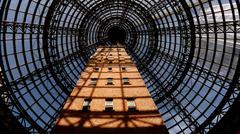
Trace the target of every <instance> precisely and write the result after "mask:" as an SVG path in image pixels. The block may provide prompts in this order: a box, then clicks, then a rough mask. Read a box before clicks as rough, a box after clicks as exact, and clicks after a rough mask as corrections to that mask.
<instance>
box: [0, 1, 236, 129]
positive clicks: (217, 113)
mask: <svg viewBox="0 0 240 134" xmlns="http://www.w3.org/2000/svg"><path fill="white" fill-rule="evenodd" d="M239 12H240V3H239V0H229V1H221V0H211V1H209V0H189V1H183V0H101V1H99V0H61V1H59V0H22V1H17V2H16V1H14V0H3V1H1V2H0V28H1V31H0V51H1V55H0V61H1V62H0V72H1V74H0V76H1V81H0V82H1V85H0V87H1V88H0V92H1V104H5V106H3V108H2V109H3V110H4V111H8V112H9V113H8V114H6V115H5V116H6V118H9V119H11V120H12V121H13V122H16V124H18V123H17V122H19V123H20V124H21V125H22V128H21V126H20V125H19V127H18V128H20V129H24V128H25V129H26V130H27V131H28V132H30V133H47V132H50V131H51V129H52V127H53V126H54V121H55V119H56V118H57V117H58V113H59V111H60V110H61V109H62V107H63V105H64V103H65V101H66V98H67V97H68V95H69V93H70V92H71V91H72V89H73V87H74V85H75V83H76V81H77V80H78V78H79V75H80V73H81V72H82V71H83V70H84V67H85V64H86V63H87V61H88V60H89V58H90V57H91V55H92V54H93V53H94V52H95V50H96V48H97V47H98V46H99V45H102V44H108V45H111V42H110V41H109V40H108V31H109V30H110V29H111V28H112V27H121V28H122V29H124V30H125V32H126V34H127V37H126V40H125V44H124V45H125V48H126V50H127V51H128V53H129V54H130V55H131V56H132V58H133V60H134V62H135V63H136V65H137V67H138V69H139V71H140V72H141V75H142V77H143V79H144V80H145V83H146V85H147V87H148V89H149V92H150V93H151V95H152V97H153V99H154V101H155V103H156V105H157V107H158V109H159V112H160V113H161V115H162V117H163V118H164V119H165V124H166V126H167V127H168V129H169V131H170V133H208V132H212V133H214V132H216V129H217V128H228V129H229V128H231V127H230V126H228V123H226V122H227V121H229V120H228V119H225V117H231V118H234V117H239V116H234V115H232V116H229V115H231V114H236V113H234V111H236V110H235V109H236V106H235V105H236V103H237V102H238V101H239V100H240V95H239V85H240V80H239V76H240V60H239V58H240V45H239V44H240V40H239V37H240V35H239V34H240V19H239V18H240V15H239ZM232 105H233V106H234V107H232ZM221 119H222V120H221ZM13 124H14V123H13ZM216 124H217V125H216ZM229 124H231V123H229ZM215 126H217V127H215ZM219 126H220V127H219ZM23 131H25V130H23Z"/></svg>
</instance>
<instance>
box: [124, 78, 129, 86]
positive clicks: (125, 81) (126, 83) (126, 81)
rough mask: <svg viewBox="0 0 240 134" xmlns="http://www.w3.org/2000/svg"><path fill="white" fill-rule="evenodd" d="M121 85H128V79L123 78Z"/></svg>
mask: <svg viewBox="0 0 240 134" xmlns="http://www.w3.org/2000/svg"><path fill="white" fill-rule="evenodd" d="M123 84H124V85H129V84H130V83H129V79H128V78H127V77H125V78H123Z"/></svg>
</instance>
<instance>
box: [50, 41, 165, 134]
mask: <svg viewBox="0 0 240 134" xmlns="http://www.w3.org/2000/svg"><path fill="white" fill-rule="evenodd" d="M95 68H98V71H96V70H95ZM109 68H111V69H109ZM123 68H125V69H126V70H124V69H123ZM92 78H95V79H97V80H96V85H92V84H91V83H92ZM108 78H112V83H113V84H112V85H108V84H107V82H108ZM123 78H128V82H129V84H124V82H123ZM88 98H89V99H91V103H90V109H89V111H83V103H84V99H88ZM106 98H112V99H113V110H112V111H105V99H106ZM129 98H131V99H134V101H135V105H136V110H133V111H128V105H127V100H128V99H129ZM54 132H55V133H76V134H81V133H83V134H96V133H102V134H123V133H125V134H126V133H132V134H134V133H138V134H139V133H140V134H145V133H148V134H151V133H168V132H167V130H166V128H165V126H164V123H163V120H162V119H161V117H160V114H159V113H158V111H157V108H156V106H155V104H154V102H153V100H152V98H151V97H150V94H149V92H148V90H147V88H146V86H145V84H144V81H143V80H142V78H141V76H140V74H139V72H138V70H137V68H136V66H135V65H134V64H133V63H132V61H131V58H130V57H129V55H128V54H127V53H126V51H125V49H124V48H122V47H121V46H119V45H118V46H114V47H112V48H109V47H104V46H102V47H100V48H98V49H97V52H96V53H95V54H94V55H93V56H92V57H91V59H90V61H89V64H88V66H87V67H86V69H85V71H84V72H83V73H82V74H81V78H80V79H79V81H78V82H77V84H76V86H75V88H74V90H73V92H72V93H71V95H70V97H69V98H68V100H67V102H66V104H65V106H64V108H63V110H62V111H61V114H60V117H59V119H58V120H57V122H56V126H55V128H54Z"/></svg>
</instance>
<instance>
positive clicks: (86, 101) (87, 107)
mask: <svg viewBox="0 0 240 134" xmlns="http://www.w3.org/2000/svg"><path fill="white" fill-rule="evenodd" d="M91 102H92V99H84V101H83V107H82V111H89V110H90V104H91Z"/></svg>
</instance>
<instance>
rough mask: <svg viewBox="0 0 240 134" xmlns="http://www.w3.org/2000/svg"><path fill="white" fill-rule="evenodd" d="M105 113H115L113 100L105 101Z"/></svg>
mask: <svg viewBox="0 0 240 134" xmlns="http://www.w3.org/2000/svg"><path fill="white" fill-rule="evenodd" d="M105 111H113V99H112V98H107V99H106V101H105Z"/></svg>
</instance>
